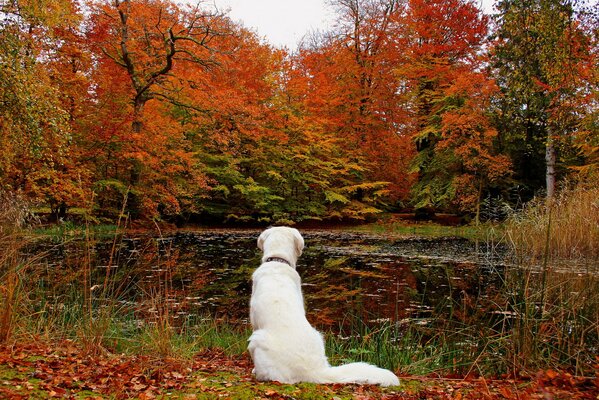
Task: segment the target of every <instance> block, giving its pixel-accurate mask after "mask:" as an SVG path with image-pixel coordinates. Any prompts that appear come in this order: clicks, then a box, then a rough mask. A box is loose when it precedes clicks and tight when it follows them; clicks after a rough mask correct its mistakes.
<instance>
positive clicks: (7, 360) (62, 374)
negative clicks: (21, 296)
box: [0, 340, 599, 400]
mask: <svg viewBox="0 0 599 400" xmlns="http://www.w3.org/2000/svg"><path fill="white" fill-rule="evenodd" d="M251 369H252V365H251V360H250V359H249V357H248V356H247V355H243V356H239V357H231V356H227V355H225V353H224V352H223V351H221V350H218V349H207V350H205V351H202V352H200V353H198V354H196V355H195V356H194V357H193V359H190V360H186V359H177V358H158V357H152V356H148V355H125V354H110V353H108V352H104V353H100V354H99V355H98V354H96V355H90V354H87V353H86V352H85V351H83V350H82V349H81V348H79V347H77V345H76V343H75V342H72V341H68V340H65V341H61V342H53V343H45V342H43V341H35V342H31V343H28V344H22V343H14V344H12V345H4V346H0V398H6V399H36V398H75V399H94V400H95V399H105V398H116V399H130V398H136V399H157V398H178V399H219V398H223V399H228V398H230V399H338V400H343V399H356V400H362V399H388V400H392V399H405V400H412V399H414V400H415V399H439V400H444V399H457V400H460V399H471V400H475V399H485V400H486V399H488V400H495V399H523V400H526V399H555V400H557V399H568V400H578V399H584V400H586V399H593V400H597V399H599V359H598V361H597V366H596V368H595V370H596V373H595V376H592V377H577V376H573V375H572V374H569V373H567V372H563V371H553V370H547V371H539V372H538V373H537V374H536V375H534V376H530V377H527V378H523V377H519V378H517V379H510V378H505V379H490V378H485V377H475V378H471V377H466V378H453V377H452V378H448V377H445V378H442V377H426V376H424V377H423V376H402V377H400V379H401V384H400V386H398V387H392V388H380V387H378V386H373V385H340V384H334V385H316V384H298V385H287V384H280V383H277V382H257V381H255V380H254V379H253V377H252V375H251Z"/></svg>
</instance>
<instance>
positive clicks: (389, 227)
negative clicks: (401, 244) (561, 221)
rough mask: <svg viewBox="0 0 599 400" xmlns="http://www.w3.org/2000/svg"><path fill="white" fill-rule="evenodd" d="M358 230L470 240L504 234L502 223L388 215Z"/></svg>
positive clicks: (359, 227) (492, 237)
mask: <svg viewBox="0 0 599 400" xmlns="http://www.w3.org/2000/svg"><path fill="white" fill-rule="evenodd" d="M352 229H353V230H356V231H358V232H369V233H376V234H381V235H391V236H407V237H414V236H416V237H428V238H442V237H460V238H465V239H469V240H489V239H493V240H494V239H497V238H499V237H500V236H501V234H502V225H501V224H497V223H485V224H480V225H478V226H477V225H456V226H447V225H440V224H437V223H433V222H426V223H413V222H411V221H407V220H402V219H397V218H394V217H393V216H386V217H384V218H382V219H380V220H379V221H377V222H374V223H370V224H365V225H360V226H357V227H354V228H352Z"/></svg>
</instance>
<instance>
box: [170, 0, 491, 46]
mask: <svg viewBox="0 0 599 400" xmlns="http://www.w3.org/2000/svg"><path fill="white" fill-rule="evenodd" d="M179 1H180V2H182V3H191V4H195V3H197V0H179ZM480 1H482V4H483V5H484V10H485V11H486V12H490V11H492V4H493V0H480ZM204 4H205V5H206V6H210V4H214V5H215V6H216V7H217V8H218V9H219V10H226V9H230V14H229V15H230V16H231V18H232V19H233V20H234V21H241V22H242V24H243V25H244V26H245V27H247V28H250V29H254V30H255V31H256V32H257V33H258V35H259V36H260V37H262V38H264V39H265V40H267V41H268V42H269V43H271V44H272V45H274V46H277V47H287V48H289V49H290V50H295V49H296V48H297V44H298V43H299V41H300V40H301V39H302V37H304V35H305V34H306V33H308V32H311V31H316V30H321V31H322V30H327V28H328V27H330V26H331V25H332V23H333V20H334V13H333V11H332V9H331V7H330V6H327V4H326V0H205V1H204Z"/></svg>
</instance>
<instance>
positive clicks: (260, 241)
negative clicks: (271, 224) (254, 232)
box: [258, 229, 270, 251]
mask: <svg viewBox="0 0 599 400" xmlns="http://www.w3.org/2000/svg"><path fill="white" fill-rule="evenodd" d="M268 235H270V229H267V230H265V231H264V232H262V233H261V234H260V236H258V248H259V249H260V250H262V251H264V248H263V246H264V241H265V240H266V238H267V237H268Z"/></svg>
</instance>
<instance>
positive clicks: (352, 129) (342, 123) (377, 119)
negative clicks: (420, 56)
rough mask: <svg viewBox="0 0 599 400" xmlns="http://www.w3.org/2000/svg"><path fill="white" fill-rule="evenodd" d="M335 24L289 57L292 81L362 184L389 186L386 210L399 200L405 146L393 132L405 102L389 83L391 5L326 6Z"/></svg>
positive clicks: (355, 1)
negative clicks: (350, 158)
mask: <svg viewBox="0 0 599 400" xmlns="http://www.w3.org/2000/svg"><path fill="white" fill-rule="evenodd" d="M329 3H330V5H331V6H332V7H333V8H334V10H335V11H336V13H337V15H338V22H337V24H336V25H335V26H334V27H333V29H332V30H331V31H330V32H326V33H324V34H321V35H313V36H312V37H310V38H308V39H307V40H306V41H305V42H304V44H303V45H302V46H301V47H300V50H299V52H298V53H297V54H296V55H295V61H296V71H294V73H295V77H294V80H295V82H296V83H297V82H302V80H303V81H304V83H305V84H304V88H303V90H304V95H305V99H304V106H305V107H306V109H307V111H308V112H309V113H312V114H318V115H319V119H320V121H321V122H322V123H323V124H326V130H327V131H328V132H331V133H334V134H335V135H337V137H338V138H340V139H342V141H341V144H342V146H343V149H344V151H345V152H347V153H348V154H354V155H355V156H356V157H357V158H359V159H360V160H361V163H363V165H362V166H363V167H364V168H365V169H366V170H367V171H368V172H366V173H365V175H364V177H365V179H367V180H373V181H386V182H389V189H390V192H389V195H390V196H389V198H388V200H390V201H391V202H393V203H400V202H401V201H404V200H406V197H407V193H408V188H409V186H410V184H411V183H410V177H409V174H408V173H407V169H408V164H409V160H410V158H411V153H412V151H411V147H410V145H409V139H408V137H407V136H405V135H402V131H401V129H400V127H401V126H402V125H403V124H405V116H406V112H405V111H406V110H405V104H406V103H405V101H403V99H402V97H401V90H402V88H401V86H400V84H399V83H398V82H397V80H396V79H395V76H394V72H393V69H394V63H395V59H396V54H395V53H394V50H395V49H394V47H393V46H392V43H391V42H392V41H393V38H392V35H391V34H390V33H391V32H392V31H393V24H394V22H393V18H392V16H393V15H394V14H395V13H396V12H397V11H398V10H399V8H400V4H399V2H397V1H394V0H389V1H387V0H347V1H346V0H343V1H341V0H340V1H330V2H329Z"/></svg>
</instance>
